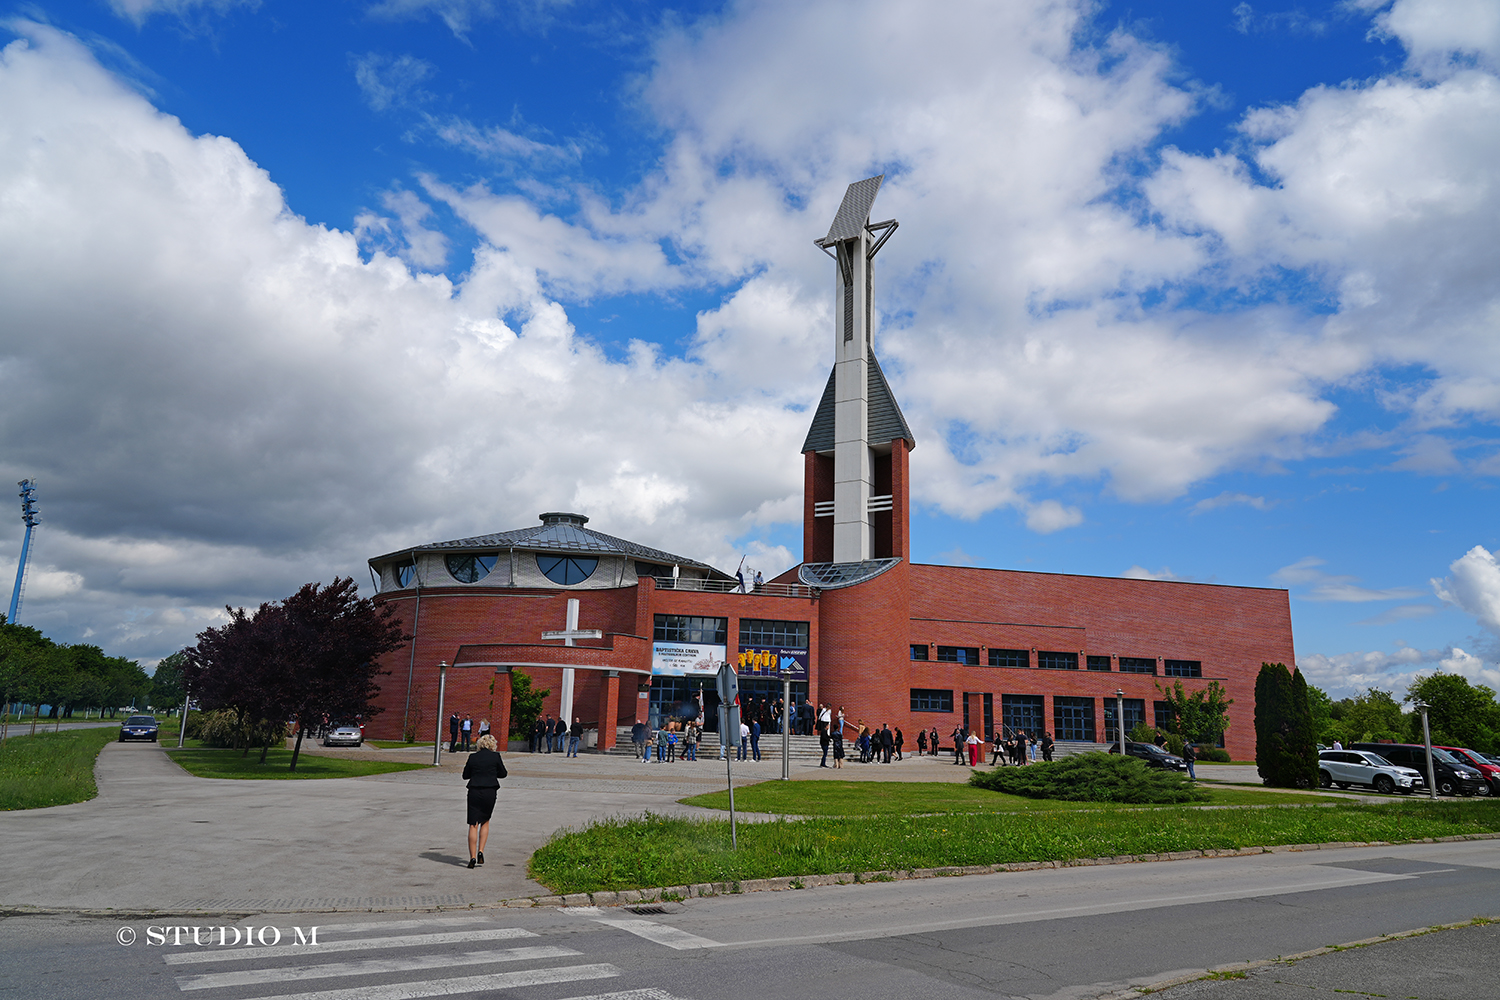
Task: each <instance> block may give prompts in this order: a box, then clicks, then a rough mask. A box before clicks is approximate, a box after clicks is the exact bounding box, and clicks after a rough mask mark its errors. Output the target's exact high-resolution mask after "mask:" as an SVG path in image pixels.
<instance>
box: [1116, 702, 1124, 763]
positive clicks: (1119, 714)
mask: <svg viewBox="0 0 1500 1000" xmlns="http://www.w3.org/2000/svg"><path fill="white" fill-rule="evenodd" d="M1115 735H1116V736H1117V737H1119V740H1120V756H1121V757H1123V756H1125V692H1124V691H1123V690H1121V689H1120V688H1115Z"/></svg>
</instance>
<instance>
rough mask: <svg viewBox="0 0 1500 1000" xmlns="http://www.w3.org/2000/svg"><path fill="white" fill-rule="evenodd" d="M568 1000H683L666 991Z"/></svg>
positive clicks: (636, 991) (647, 991) (591, 996)
mask: <svg viewBox="0 0 1500 1000" xmlns="http://www.w3.org/2000/svg"><path fill="white" fill-rule="evenodd" d="M567 1000H681V998H679V997H674V996H673V995H672V994H670V993H668V992H666V991H665V990H626V991H625V992H623V993H594V994H590V995H589V996H586V997H568V998H567Z"/></svg>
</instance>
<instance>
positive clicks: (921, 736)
mask: <svg viewBox="0 0 1500 1000" xmlns="http://www.w3.org/2000/svg"><path fill="white" fill-rule="evenodd" d="M926 755H927V730H925V729H918V730H917V756H918V757H925V756H926Z"/></svg>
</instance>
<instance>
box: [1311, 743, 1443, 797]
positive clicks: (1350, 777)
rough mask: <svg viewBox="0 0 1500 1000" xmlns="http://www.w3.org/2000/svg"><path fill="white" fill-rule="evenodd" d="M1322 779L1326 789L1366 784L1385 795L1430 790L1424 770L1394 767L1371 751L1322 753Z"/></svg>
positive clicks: (1320, 755)
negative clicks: (1420, 789)
mask: <svg viewBox="0 0 1500 1000" xmlns="http://www.w3.org/2000/svg"><path fill="white" fill-rule="evenodd" d="M1318 780H1319V783H1320V784H1321V785H1322V786H1323V787H1324V788H1327V787H1328V786H1329V785H1338V786H1339V787H1340V788H1348V787H1349V786H1350V785H1365V786H1367V787H1369V788H1373V789H1375V790H1376V791H1377V792H1380V793H1381V794H1383V795H1389V794H1391V793H1392V792H1400V793H1401V794H1402V795H1410V794H1411V793H1412V792H1413V791H1415V790H1416V789H1418V788H1424V787H1426V782H1425V781H1424V780H1423V778H1422V772H1421V771H1418V770H1415V769H1414V768H1410V767H1401V766H1399V765H1397V764H1392V763H1391V762H1390V761H1388V760H1386V759H1385V758H1384V757H1382V756H1380V755H1379V754H1377V753H1370V752H1369V751H1367V750H1324V751H1322V752H1321V753H1319V754H1318Z"/></svg>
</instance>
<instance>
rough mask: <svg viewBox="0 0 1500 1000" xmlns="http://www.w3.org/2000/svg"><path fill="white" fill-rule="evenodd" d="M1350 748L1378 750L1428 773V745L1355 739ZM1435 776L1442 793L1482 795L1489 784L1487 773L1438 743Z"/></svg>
mask: <svg viewBox="0 0 1500 1000" xmlns="http://www.w3.org/2000/svg"><path fill="white" fill-rule="evenodd" d="M1349 749H1350V750H1365V751H1368V752H1370V753H1378V754H1380V756H1382V757H1384V758H1385V759H1386V760H1388V761H1390V762H1391V763H1392V764H1398V765H1400V766H1401V767H1410V768H1414V769H1415V770H1417V771H1418V772H1419V773H1421V774H1424V775H1425V774H1426V773H1427V748H1426V747H1424V746H1422V745H1421V744H1418V743H1351V744H1350V745H1349ZM1432 778H1433V786H1434V787H1435V788H1436V789H1437V790H1438V793H1439V794H1441V795H1478V794H1480V793H1481V792H1483V791H1487V790H1488V787H1489V786H1487V785H1486V784H1485V781H1484V775H1482V774H1480V773H1479V772H1478V771H1476V770H1474V769H1473V768H1472V767H1469V766H1468V765H1467V764H1462V763H1460V762H1459V761H1458V759H1457V758H1455V757H1454V756H1452V755H1451V754H1449V753H1446V752H1445V751H1442V750H1439V749H1438V748H1437V747H1433V748H1432Z"/></svg>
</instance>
